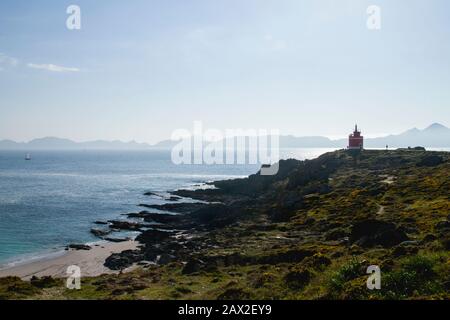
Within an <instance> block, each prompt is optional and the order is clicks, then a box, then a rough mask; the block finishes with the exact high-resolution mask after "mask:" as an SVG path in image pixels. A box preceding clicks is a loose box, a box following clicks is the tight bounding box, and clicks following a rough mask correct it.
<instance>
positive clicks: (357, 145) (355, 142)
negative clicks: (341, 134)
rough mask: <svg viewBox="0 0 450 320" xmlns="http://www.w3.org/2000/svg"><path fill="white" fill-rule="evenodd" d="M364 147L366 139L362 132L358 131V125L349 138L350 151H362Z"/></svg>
mask: <svg viewBox="0 0 450 320" xmlns="http://www.w3.org/2000/svg"><path fill="white" fill-rule="evenodd" d="M363 147H364V137H363V136H362V135H361V131H358V125H355V131H354V132H353V133H352V134H350V136H349V137H348V148H349V149H362V148H363Z"/></svg>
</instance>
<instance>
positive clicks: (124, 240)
mask: <svg viewBox="0 0 450 320" xmlns="http://www.w3.org/2000/svg"><path fill="white" fill-rule="evenodd" d="M103 240H106V241H109V242H126V241H130V240H131V239H130V238H110V237H108V238H103Z"/></svg>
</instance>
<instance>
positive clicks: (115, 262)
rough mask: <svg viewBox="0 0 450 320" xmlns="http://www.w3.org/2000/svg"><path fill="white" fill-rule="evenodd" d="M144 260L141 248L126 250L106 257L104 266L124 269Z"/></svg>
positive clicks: (112, 268)
mask: <svg viewBox="0 0 450 320" xmlns="http://www.w3.org/2000/svg"><path fill="white" fill-rule="evenodd" d="M142 260H143V255H142V253H141V252H140V250H126V251H123V252H121V253H114V254H112V255H111V256H109V257H108V258H106V260H105V263H104V266H105V267H107V268H109V269H111V270H123V269H126V268H128V267H130V266H131V265H133V263H136V262H139V261H142Z"/></svg>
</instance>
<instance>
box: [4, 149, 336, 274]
mask: <svg viewBox="0 0 450 320" xmlns="http://www.w3.org/2000/svg"><path fill="white" fill-rule="evenodd" d="M329 150H330V149H289V150H284V151H283V152H282V157H283V158H288V157H295V158H297V159H305V158H315V157H317V156H318V155H320V154H322V153H324V152H326V151H329ZM24 156H25V154H24V153H23V152H17V151H0V265H5V264H8V263H11V262H18V261H23V260H28V259H31V258H33V257H34V258H35V257H38V256H41V255H46V254H49V253H52V252H56V251H61V250H62V249H63V248H64V246H65V245H67V244H69V243H88V242H94V241H98V238H95V237H94V236H92V235H91V234H90V232H89V230H90V229H91V228H92V227H94V224H93V222H94V221H96V220H108V219H120V218H123V216H121V214H123V213H129V212H137V211H140V208H138V207H137V205H138V204H139V203H149V204H150V203H163V201H164V200H161V199H157V198H154V197H148V196H144V195H143V193H144V192H147V191H154V192H167V191H171V190H174V189H179V188H191V187H195V186H196V185H199V184H201V183H204V182H207V181H212V180H220V179H230V178H236V177H244V176H248V175H249V174H252V173H255V172H256V171H257V170H258V169H259V167H260V166H259V165H214V166H208V165H196V166H194V165H192V166H187V165H183V166H177V165H174V164H172V162H171V159H170V152H169V151H125V152H124V151H66V152H62V151H58V152H53V151H48V152H44V151H35V152H33V153H32V154H31V156H32V160H31V161H25V160H24Z"/></svg>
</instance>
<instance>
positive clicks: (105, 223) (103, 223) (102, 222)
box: [94, 221, 108, 225]
mask: <svg viewBox="0 0 450 320" xmlns="http://www.w3.org/2000/svg"><path fill="white" fill-rule="evenodd" d="M94 224H100V225H107V224H108V222H105V221H95V222H94Z"/></svg>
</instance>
